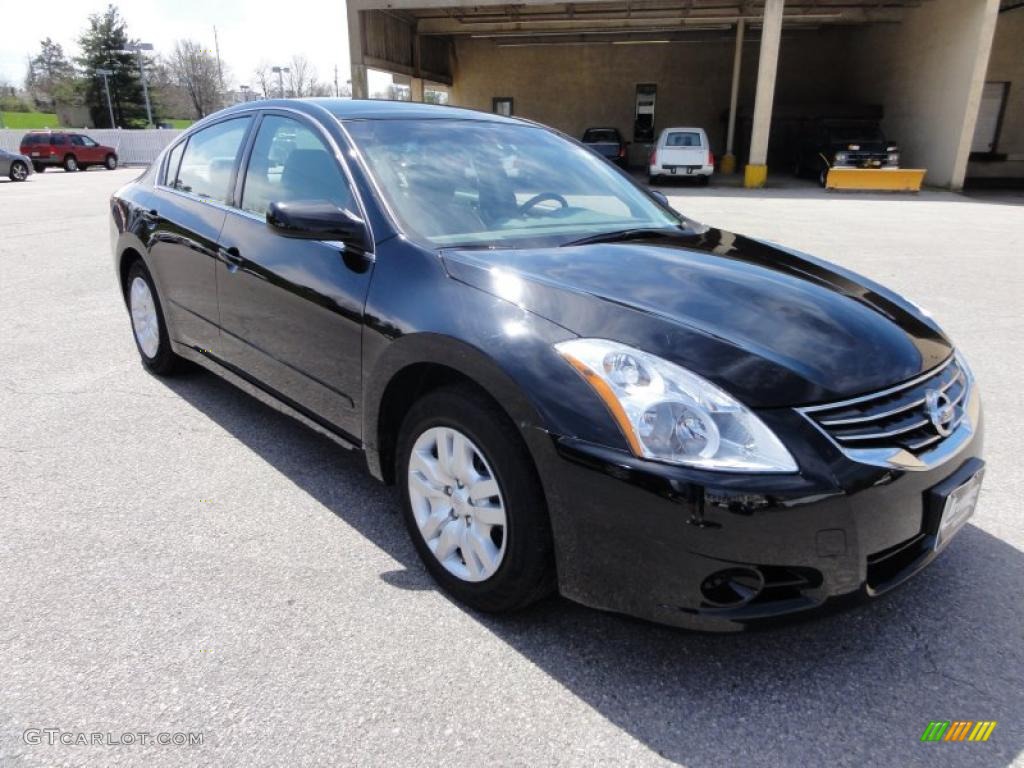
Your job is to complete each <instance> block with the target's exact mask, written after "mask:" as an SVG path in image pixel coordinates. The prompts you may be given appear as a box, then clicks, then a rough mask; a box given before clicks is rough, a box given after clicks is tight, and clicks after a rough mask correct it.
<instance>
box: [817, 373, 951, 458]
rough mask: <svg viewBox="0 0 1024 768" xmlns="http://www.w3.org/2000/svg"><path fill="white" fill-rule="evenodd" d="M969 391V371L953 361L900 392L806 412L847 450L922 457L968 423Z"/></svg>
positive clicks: (899, 390) (904, 387)
mask: <svg viewBox="0 0 1024 768" xmlns="http://www.w3.org/2000/svg"><path fill="white" fill-rule="evenodd" d="M970 386H971V382H970V379H969V376H968V374H967V371H966V370H965V369H964V368H963V367H961V365H960V364H959V363H958V362H957V360H956V358H955V357H951V358H950V359H949V360H948V361H946V362H945V363H944V364H943V365H941V366H940V367H939V368H937V369H936V370H934V371H932V372H931V373H928V374H925V375H924V376H921V377H919V378H917V379H914V380H912V381H908V382H906V383H905V384H901V385H900V386H898V387H892V388H891V389H886V390H884V391H882V392H878V393H876V394H874V395H867V396H865V397H859V398H856V399H853V400H844V401H843V402H840V403H830V404H828V405H819V406H814V407H811V408H803V409H801V410H802V412H803V413H804V414H806V415H807V416H808V417H809V418H810V419H811V420H812V421H814V423H815V424H817V425H818V427H819V428H821V430H822V431H824V432H825V433H826V434H827V435H828V436H829V437H831V438H832V439H833V440H835V441H836V443H838V444H839V446H840V447H841V448H843V449H844V450H847V451H854V452H863V451H868V450H872V449H874V450H892V449H902V450H903V451H907V452H908V453H911V454H913V455H914V456H920V455H921V454H922V453H925V452H927V451H929V450H932V449H933V448H934V447H935V446H937V445H938V444H939V443H940V442H941V441H942V440H943V438H945V437H947V436H949V435H950V434H952V433H953V432H955V431H956V429H957V427H959V426H960V424H961V423H962V422H963V420H964V418H965V416H966V408H967V402H968V395H969V394H970Z"/></svg>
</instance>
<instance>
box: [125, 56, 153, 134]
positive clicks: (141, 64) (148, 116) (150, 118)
mask: <svg viewBox="0 0 1024 768" xmlns="http://www.w3.org/2000/svg"><path fill="white" fill-rule="evenodd" d="M152 50H153V44H152V43H135V44H134V45H129V46H128V49H127V50H124V51H116V53H134V54H136V55H138V57H139V75H140V76H141V77H142V94H143V96H145V97H146V120H147V121H148V122H149V126H150V127H151V128H152V127H153V109H152V108H151V107H150V106H149V86H148V85H147V84H146V66H145V63H144V62H143V59H142V52H143V51H152Z"/></svg>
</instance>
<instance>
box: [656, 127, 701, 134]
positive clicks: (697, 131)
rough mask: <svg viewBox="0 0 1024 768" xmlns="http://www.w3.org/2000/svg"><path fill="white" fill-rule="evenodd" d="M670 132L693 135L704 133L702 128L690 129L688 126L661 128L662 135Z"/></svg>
mask: <svg viewBox="0 0 1024 768" xmlns="http://www.w3.org/2000/svg"><path fill="white" fill-rule="evenodd" d="M672 131H693V132H694V133H704V129H703V128H695V127H694V128H691V127H690V126H686V125H684V126H675V127H674V128H662V129H661V132H662V133H671V132H672Z"/></svg>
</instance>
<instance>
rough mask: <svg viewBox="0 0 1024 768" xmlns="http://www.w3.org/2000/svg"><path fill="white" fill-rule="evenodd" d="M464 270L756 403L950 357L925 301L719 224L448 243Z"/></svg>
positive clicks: (851, 387) (584, 329)
mask: <svg viewBox="0 0 1024 768" xmlns="http://www.w3.org/2000/svg"><path fill="white" fill-rule="evenodd" d="M442 259H443V261H444V264H445V268H446V269H447V271H448V273H449V275H450V276H451V277H453V278H455V279H456V280H459V281H461V282H463V283H466V284H468V285H470V286H473V287H475V288H478V289H481V290H484V291H487V292H489V293H491V294H493V295H496V296H499V297H501V298H505V299H507V300H509V301H512V302H513V303H516V304H518V305H519V306H521V307H522V308H523V309H524V310H526V311H529V312H532V313H534V314H537V315H540V316H542V317H544V318H546V319H548V320H550V321H552V322H555V323H558V324H559V325H561V326H563V327H564V328H566V329H568V330H570V331H572V332H573V333H576V334H578V335H580V336H585V337H593V338H605V339H613V340H616V341H621V342H623V343H626V344H630V345H632V346H635V347H637V348H639V349H643V350H645V351H647V352H650V353H653V354H656V355H659V356H661V357H663V358H665V359H667V360H671V361H673V362H676V363H678V364H680V365H683V366H685V367H686V368H688V369H690V370H692V371H694V372H695V373H698V374H700V375H701V376H704V377H705V378H707V379H709V380H711V381H713V382H714V383H716V384H718V385H719V386H721V387H722V388H724V389H726V390H727V391H729V392H731V393H732V394H734V395H735V396H737V397H739V398H740V399H742V400H743V401H744V402H746V403H747V404H748V405H751V406H754V407H777V406H790V405H800V404H808V403H816V402H827V401H830V400H838V399H843V398H847V397H852V396H856V395H860V394H864V393H867V392H873V391H877V390H880V389H884V388H886V387H889V386H892V385H893V384H897V383H899V382H902V381H905V380H907V379H910V378H912V377H914V376H916V375H918V374H921V373H923V372H925V371H928V370H930V369H931V368H933V367H935V366H936V365H938V364H939V363H941V362H942V361H944V360H945V359H946V358H947V357H948V356H949V355H950V354H951V352H952V345H951V343H950V341H949V340H948V339H947V338H946V337H945V336H944V335H943V333H942V331H941V330H940V329H939V328H938V326H937V325H936V324H935V323H934V322H933V321H932V320H931V319H930V318H929V317H928V316H927V315H926V314H925V313H924V312H923V311H921V310H920V309H919V308H917V307H915V306H914V305H913V304H911V303H910V302H908V301H906V300H904V299H902V298H900V297H899V296H897V295H896V294H894V293H893V292H891V291H888V290H886V289H885V288H883V287H881V286H879V285H877V284H875V283H873V282H871V281H869V280H867V279H865V278H863V277H860V276H859V275H856V274H854V273H852V272H849V271H848V270H845V269H842V268H840V267H838V266H835V265H832V264H829V263H827V262H824V261H821V260H818V259H815V258H812V257H810V256H807V255H805V254H800V253H796V252H793V251H789V250H786V249H783V248H781V247H778V246H774V245H771V244H769V243H765V242H761V241H758V240H754V239H751V238H748V237H744V236H742V235H736V234H733V233H731V232H726V231H723V230H718V229H708V228H698V229H694V230H688V231H684V232H683V233H682V234H680V235H676V234H672V235H666V236H661V235H655V236H652V237H651V238H649V239H644V240H642V241H629V242H621V243H595V244H588V245H579V246H570V247H564V248H538V249H515V250H513V249H501V250H487V251H480V250H469V249H466V250H458V249H452V250H447V251H444V252H442Z"/></svg>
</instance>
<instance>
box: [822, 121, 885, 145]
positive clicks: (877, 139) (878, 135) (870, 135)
mask: <svg viewBox="0 0 1024 768" xmlns="http://www.w3.org/2000/svg"><path fill="white" fill-rule="evenodd" d="M828 137H829V139H830V140H831V141H832V142H833V143H835V144H848V143H854V144H856V143H857V142H858V141H863V142H872V143H884V142H885V136H883V135H882V131H881V130H879V128H877V127H876V126H868V125H842V126H837V127H833V128H829V131H828Z"/></svg>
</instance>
